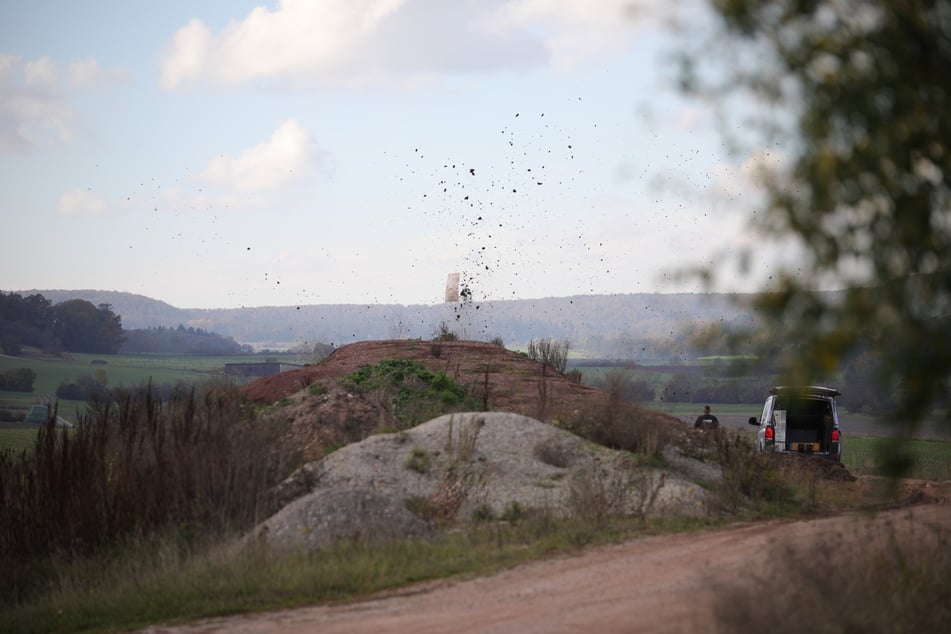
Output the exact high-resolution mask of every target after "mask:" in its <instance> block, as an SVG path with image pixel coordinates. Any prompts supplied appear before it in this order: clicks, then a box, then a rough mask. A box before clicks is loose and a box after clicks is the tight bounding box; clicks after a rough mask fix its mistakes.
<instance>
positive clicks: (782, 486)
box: [703, 430, 796, 512]
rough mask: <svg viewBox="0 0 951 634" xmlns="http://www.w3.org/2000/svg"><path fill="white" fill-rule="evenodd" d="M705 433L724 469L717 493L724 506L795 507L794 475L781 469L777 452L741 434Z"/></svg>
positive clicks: (732, 510)
mask: <svg viewBox="0 0 951 634" xmlns="http://www.w3.org/2000/svg"><path fill="white" fill-rule="evenodd" d="M703 436H704V437H705V438H708V439H709V442H711V443H713V444H714V446H715V448H716V456H717V458H716V460H717V462H718V463H719V464H720V467H721V469H722V472H723V480H722V482H721V483H720V486H719V488H718V489H717V496H716V503H717V504H718V505H719V506H720V508H721V510H724V511H727V512H735V511H737V510H739V509H740V508H741V507H742V506H745V505H747V504H752V506H753V507H754V508H756V509H759V510H761V511H778V512H783V510H784V509H788V510H794V509H793V508H792V507H794V506H795V498H796V495H795V491H794V489H793V487H792V486H791V484H790V481H791V479H790V478H789V477H787V476H786V475H784V474H783V473H782V472H781V471H780V469H779V467H778V465H777V463H776V459H775V456H773V455H772V454H770V453H765V452H762V451H759V450H758V449H757V448H756V445H755V444H754V443H753V442H752V441H751V440H749V439H748V438H745V437H743V436H741V435H740V434H736V433H729V432H725V431H723V430H719V431H718V433H715V434H704V435H703Z"/></svg>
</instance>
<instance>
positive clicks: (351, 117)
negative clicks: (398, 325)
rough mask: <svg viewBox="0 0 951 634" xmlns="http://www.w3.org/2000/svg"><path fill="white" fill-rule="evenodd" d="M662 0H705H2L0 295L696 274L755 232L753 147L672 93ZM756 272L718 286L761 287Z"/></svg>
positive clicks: (234, 292) (432, 291) (596, 290)
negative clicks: (730, 142)
mask: <svg viewBox="0 0 951 634" xmlns="http://www.w3.org/2000/svg"><path fill="white" fill-rule="evenodd" d="M670 4H676V5H677V6H678V7H681V9H682V10H685V9H689V10H691V11H696V10H698V9H697V4H698V2H697V1H694V0H691V2H687V3H668V2H666V0H639V1H637V0H584V1H582V0H453V1H447V0H312V1H311V0H282V1H279V2H270V3H265V4H261V3H260V0H259V2H243V1H241V0H234V1H229V2H217V1H201V0H188V1H179V0H167V1H163V2H160V3H159V2H153V3H149V2H115V1H113V2H104V1H103V2H100V1H96V0H88V1H84V2H60V1H51V0H31V1H30V2H26V1H24V0H19V1H15V0H4V1H3V2H2V3H0V213H2V236H3V248H2V249H0V290H3V291H5V292H10V291H23V290H29V289H97V290H115V291H125V292H130V293H137V294H141V295H146V296H148V297H152V298H154V299H159V300H162V301H165V302H168V303H170V304H172V305H174V306H177V307H180V308H232V307H241V306H290V305H302V304H303V305H310V304H371V303H384V304H404V305H409V304H435V303H439V302H441V301H443V298H444V288H445V284H446V280H447V276H448V275H449V274H451V273H455V272H458V273H461V275H462V280H463V284H464V285H465V286H466V287H468V288H469V290H470V291H471V293H472V298H473V299H474V300H476V301H490V300H506V299H529V298H538V297H566V296H572V295H590V294H613V293H644V292H680V291H695V290H700V286H699V284H698V283H697V282H695V281H689V280H684V279H682V277H681V276H679V275H678V272H680V271H683V270H684V269H686V268H689V267H691V266H694V265H708V264H710V263H712V262H716V261H718V260H719V259H720V258H722V257H723V256H724V254H728V253H730V252H734V251H735V250H737V249H739V248H742V247H743V246H748V245H749V244H750V241H751V240H755V238H754V237H752V236H751V234H750V232H749V231H748V230H746V229H745V223H746V220H747V218H748V215H749V213H750V207H751V201H755V199H756V190H755V184H754V182H753V179H752V178H751V176H750V174H751V173H752V171H754V169H755V165H757V164H759V163H762V155H759V156H757V155H756V154H755V153H752V154H750V155H748V156H731V155H729V153H728V152H727V151H726V150H725V148H724V143H723V141H722V139H721V135H720V134H719V133H718V130H717V128H716V125H715V118H714V116H713V114H712V113H711V111H710V110H709V109H708V108H707V107H706V106H705V105H704V104H703V103H700V102H699V101H698V100H691V99H687V98H684V97H683V96H681V95H680V94H679V93H678V89H677V77H676V73H675V71H674V67H673V65H672V64H670V63H669V61H666V60H668V56H669V54H670V52H671V50H672V48H675V47H676V45H677V40H676V39H675V36H674V35H673V34H672V32H671V31H670V30H669V29H668V28H667V27H666V26H665V21H666V20H668V19H669V18H670V15H669V14H668V13H667V12H669V11H670V10H671V9H670V8H669V6H668V5H670ZM683 36H684V34H681V35H680V36H679V37H683ZM687 36H688V37H689V33H688V34H687ZM754 206H755V205H754ZM753 268H754V270H755V271H756V273H757V274H756V275H754V276H752V277H740V276H737V275H732V276H731V275H726V276H723V278H722V279H721V281H720V282H719V286H718V287H717V288H716V290H728V291H729V290H751V289H752V288H754V287H755V286H756V284H757V283H758V282H757V280H759V279H762V278H764V276H768V273H769V269H770V266H769V265H768V262H767V260H766V259H763V260H762V261H756V262H754V267H753Z"/></svg>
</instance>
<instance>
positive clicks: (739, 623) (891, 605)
mask: <svg viewBox="0 0 951 634" xmlns="http://www.w3.org/2000/svg"><path fill="white" fill-rule="evenodd" d="M899 524H900V525H899ZM776 551H777V554H776V556H775V557H772V558H771V559H770V563H769V565H768V569H767V570H766V571H765V572H764V573H763V574H760V575H756V576H752V577H746V578H745V579H744V580H742V581H741V582H739V583H738V584H736V585H734V586H732V587H729V588H723V589H721V590H720V591H719V592H718V593H717V596H716V599H715V602H714V613H715V616H716V620H717V625H718V631H719V632H729V633H733V632H736V633H740V632H742V633H745V632H771V633H772V634H793V633H799V632H808V633H809V634H824V633H827V632H828V633H830V634H832V633H839V632H862V633H870V634H871V633H877V632H881V633H883V634H885V633H888V634H902V633H906V632H907V633H908V634H912V633H914V634H926V633H931V632H935V633H937V632H947V631H948V627H949V624H951V527H949V526H948V525H947V523H944V524H940V523H928V524H925V525H922V524H920V523H911V522H909V523H905V522H898V523H892V522H887V523H884V524H882V523H879V522H875V521H865V522H861V523H859V522H855V523H854V524H852V525H850V527H849V528H848V530H845V531H843V532H841V533H834V534H827V535H824V536H823V537H822V538H821V540H820V541H818V542H816V543H813V544H786V545H777V546H776Z"/></svg>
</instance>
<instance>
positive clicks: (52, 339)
mask: <svg viewBox="0 0 951 634" xmlns="http://www.w3.org/2000/svg"><path fill="white" fill-rule="evenodd" d="M24 347H32V348H38V349H40V350H43V351H45V352H51V353H60V352H84V353H91V354H116V353H120V352H121V353H125V354H140V353H141V354H150V353H151V354H189V355H202V356H210V355H233V354H248V353H251V352H252V351H253V350H252V348H251V346H248V345H243V344H239V343H238V342H236V341H235V340H234V339H233V338H231V337H223V336H221V335H218V334H216V333H213V332H208V331H205V330H202V329H201V328H197V329H196V328H191V327H189V328H186V327H185V326H184V325H181V324H180V325H179V326H178V327H177V328H166V327H164V326H159V327H155V328H147V329H141V330H125V329H123V327H122V319H121V317H120V316H119V315H117V314H116V313H115V312H113V310H112V306H111V305H110V304H99V305H98V306H96V305H94V304H93V303H92V302H89V301H87V300H84V299H70V300H66V301H64V302H60V303H58V304H53V303H52V302H51V301H50V300H49V299H47V298H45V297H44V296H43V295H40V294H35V295H28V296H26V297H22V296H21V295H18V294H16V293H9V294H4V293H0V352H2V353H3V354H7V355H11V356H19V355H21V354H22V352H23V348H24Z"/></svg>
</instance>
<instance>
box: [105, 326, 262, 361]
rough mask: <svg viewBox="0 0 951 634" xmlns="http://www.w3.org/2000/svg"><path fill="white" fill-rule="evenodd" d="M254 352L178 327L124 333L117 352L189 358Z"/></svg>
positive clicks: (209, 334) (230, 341) (213, 335)
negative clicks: (174, 355)
mask: <svg viewBox="0 0 951 634" xmlns="http://www.w3.org/2000/svg"><path fill="white" fill-rule="evenodd" d="M253 351H254V349H253V348H252V347H251V346H250V345H247V344H240V343H238V342H237V341H235V340H234V339H233V338H231V337H223V336H222V335H219V334H216V333H213V332H208V331H206V330H202V329H201V328H194V327H191V326H190V327H188V328H186V327H185V326H184V325H183V324H179V325H178V327H177V328H166V327H164V326H158V327H156V328H144V329H136V330H126V331H125V332H124V339H123V342H122V346H121V348H120V352H122V353H124V354H157V353H162V354H189V355H205V356H218V355H233V354H250V353H252V352H253Z"/></svg>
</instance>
